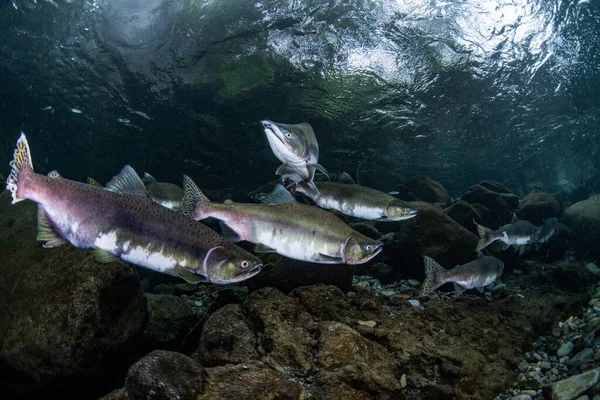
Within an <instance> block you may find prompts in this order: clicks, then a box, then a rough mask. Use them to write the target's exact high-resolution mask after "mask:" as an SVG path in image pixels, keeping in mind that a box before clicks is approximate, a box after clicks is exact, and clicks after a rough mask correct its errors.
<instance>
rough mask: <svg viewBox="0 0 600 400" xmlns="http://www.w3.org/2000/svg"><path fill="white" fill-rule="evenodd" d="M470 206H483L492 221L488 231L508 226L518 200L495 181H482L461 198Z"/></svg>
mask: <svg viewBox="0 0 600 400" xmlns="http://www.w3.org/2000/svg"><path fill="white" fill-rule="evenodd" d="M461 199H462V200H464V201H466V202H468V203H470V204H475V203H478V204H481V205H483V206H485V207H486V208H487V209H488V210H489V212H490V217H491V219H492V221H493V225H492V226H488V228H490V229H496V228H498V227H500V226H502V225H505V224H508V223H509V222H510V221H511V219H512V215H513V212H514V210H515V209H516V208H517V207H518V206H519V198H518V197H517V195H515V194H513V193H511V192H510V191H509V190H508V189H507V188H505V187H504V186H503V185H501V184H500V183H498V182H495V181H483V182H481V183H479V184H478V185H473V186H471V187H470V188H469V190H467V191H466V192H465V193H464V194H463V195H462V197H461Z"/></svg>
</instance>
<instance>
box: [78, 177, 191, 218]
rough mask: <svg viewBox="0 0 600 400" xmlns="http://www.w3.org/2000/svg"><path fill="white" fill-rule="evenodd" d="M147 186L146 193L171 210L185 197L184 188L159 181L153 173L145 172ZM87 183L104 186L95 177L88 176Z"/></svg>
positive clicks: (177, 206) (144, 181)
mask: <svg viewBox="0 0 600 400" xmlns="http://www.w3.org/2000/svg"><path fill="white" fill-rule="evenodd" d="M142 182H143V183H144V186H145V188H146V194H147V195H148V197H150V198H151V199H152V200H154V201H155V202H157V203H158V204H160V205H161V206H163V207H167V208H170V209H171V210H175V211H177V210H179V207H180V206H181V199H182V198H183V189H182V188H181V186H179V185H175V184H174V183H168V182H157V181H156V179H154V177H153V176H152V175H150V174H149V173H147V172H144V178H143V179H142ZM87 183H88V184H89V185H92V186H96V187H103V186H102V185H101V184H100V183H99V182H98V181H96V180H95V179H94V178H90V177H89V176H88V178H87Z"/></svg>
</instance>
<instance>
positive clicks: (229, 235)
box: [219, 221, 243, 243]
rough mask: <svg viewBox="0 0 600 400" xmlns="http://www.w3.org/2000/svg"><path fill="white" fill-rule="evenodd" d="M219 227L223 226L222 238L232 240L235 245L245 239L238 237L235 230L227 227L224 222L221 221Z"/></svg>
mask: <svg viewBox="0 0 600 400" xmlns="http://www.w3.org/2000/svg"><path fill="white" fill-rule="evenodd" d="M219 225H220V226H221V236H223V237H224V238H225V239H227V240H230V241H232V242H234V243H236V242H241V241H242V240H243V239H242V238H241V237H240V235H238V234H237V233H236V232H235V231H234V230H233V229H231V228H230V227H229V225H227V223H225V222H223V221H219Z"/></svg>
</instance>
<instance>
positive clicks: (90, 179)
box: [87, 176, 104, 188]
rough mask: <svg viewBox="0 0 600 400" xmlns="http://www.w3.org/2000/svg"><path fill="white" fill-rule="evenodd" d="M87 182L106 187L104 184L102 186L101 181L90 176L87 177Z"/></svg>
mask: <svg viewBox="0 0 600 400" xmlns="http://www.w3.org/2000/svg"><path fill="white" fill-rule="evenodd" d="M87 183H88V185H92V186H96V187H99V188H104V186H102V185H101V184H100V182H98V181H97V180H95V179H94V178H90V177H89V176H88V177H87Z"/></svg>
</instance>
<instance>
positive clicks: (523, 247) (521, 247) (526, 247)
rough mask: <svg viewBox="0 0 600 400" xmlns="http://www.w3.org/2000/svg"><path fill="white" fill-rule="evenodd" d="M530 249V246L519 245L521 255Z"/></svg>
mask: <svg viewBox="0 0 600 400" xmlns="http://www.w3.org/2000/svg"><path fill="white" fill-rule="evenodd" d="M528 249H529V246H520V247H519V256H522V255H523V254H525V252H526V251H527V250H528Z"/></svg>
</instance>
